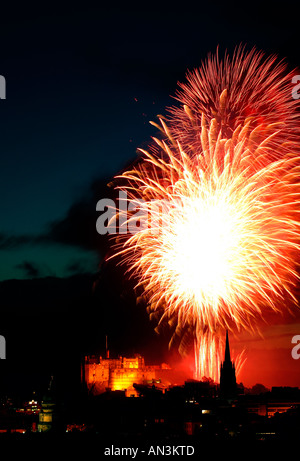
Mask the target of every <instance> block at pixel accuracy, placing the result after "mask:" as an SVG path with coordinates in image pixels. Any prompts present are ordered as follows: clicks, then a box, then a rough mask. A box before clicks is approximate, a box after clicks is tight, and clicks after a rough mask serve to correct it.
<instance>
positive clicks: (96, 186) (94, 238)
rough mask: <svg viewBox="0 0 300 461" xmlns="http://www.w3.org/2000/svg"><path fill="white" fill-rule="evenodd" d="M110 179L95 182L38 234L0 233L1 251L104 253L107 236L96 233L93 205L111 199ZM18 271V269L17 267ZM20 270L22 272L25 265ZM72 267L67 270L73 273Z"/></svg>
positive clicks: (94, 208) (95, 213)
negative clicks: (30, 248)
mask: <svg viewBox="0 0 300 461" xmlns="http://www.w3.org/2000/svg"><path fill="white" fill-rule="evenodd" d="M109 181H110V180H109V179H107V180H103V179H99V180H95V181H93V182H92V183H91V185H90V187H89V189H88V190H87V192H86V193H85V194H83V196H82V197H80V198H78V199H77V200H75V201H74V203H73V204H72V205H71V206H70V208H69V210H68V211H67V213H66V215H65V216H64V217H63V218H62V219H58V220H56V221H53V222H51V223H50V224H49V225H48V227H47V228H46V230H45V232H43V233H41V234H40V235H8V234H5V233H0V251H1V250H14V249H20V248H22V247H24V246H26V245H49V244H50V245H53V244H59V245H67V246H73V247H78V248H81V249H85V250H95V251H97V252H99V253H100V254H104V253H105V252H106V251H107V248H108V246H107V245H108V238H107V236H101V235H99V234H98V233H97V231H96V221H97V218H98V216H99V212H97V211H96V204H97V202H98V201H99V200H100V199H103V198H113V197H114V196H115V192H114V190H113V189H112V188H111V187H109V186H108V183H109ZM19 268H21V267H19ZM22 268H24V269H25V267H24V266H22ZM73 269H74V268H72V267H71V268H70V271H71V272H72V271H73Z"/></svg>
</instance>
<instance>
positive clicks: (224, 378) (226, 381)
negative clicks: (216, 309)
mask: <svg viewBox="0 0 300 461" xmlns="http://www.w3.org/2000/svg"><path fill="white" fill-rule="evenodd" d="M236 390H237V388H236V378H235V367H234V364H233V362H232V361H231V358H230V347H229V338H228V330H226V345H225V357H224V362H223V363H222V364H221V375H220V395H221V396H222V397H224V398H229V399H231V398H234V397H235V395H236Z"/></svg>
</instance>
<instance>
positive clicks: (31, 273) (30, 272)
mask: <svg viewBox="0 0 300 461" xmlns="http://www.w3.org/2000/svg"><path fill="white" fill-rule="evenodd" d="M15 267H16V269H20V270H21V271H23V272H24V274H25V275H26V277H29V278H35V277H39V276H41V270H40V269H39V268H38V266H37V265H36V264H34V263H32V262H29V261H23V262H22V263H20V264H17V265H16V266H15Z"/></svg>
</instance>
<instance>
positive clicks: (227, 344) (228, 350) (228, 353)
mask: <svg viewBox="0 0 300 461" xmlns="http://www.w3.org/2000/svg"><path fill="white" fill-rule="evenodd" d="M225 362H231V358H230V348H229V339H228V330H226V347H225Z"/></svg>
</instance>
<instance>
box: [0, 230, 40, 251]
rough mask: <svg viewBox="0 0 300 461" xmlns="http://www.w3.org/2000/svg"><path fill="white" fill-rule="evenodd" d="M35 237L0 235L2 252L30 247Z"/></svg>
mask: <svg viewBox="0 0 300 461" xmlns="http://www.w3.org/2000/svg"><path fill="white" fill-rule="evenodd" d="M34 239H35V237H33V236H30V235H7V234H4V233H0V250H12V249H15V248H19V247H22V246H24V245H28V244H29V243H31V242H33V241H34Z"/></svg>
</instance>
